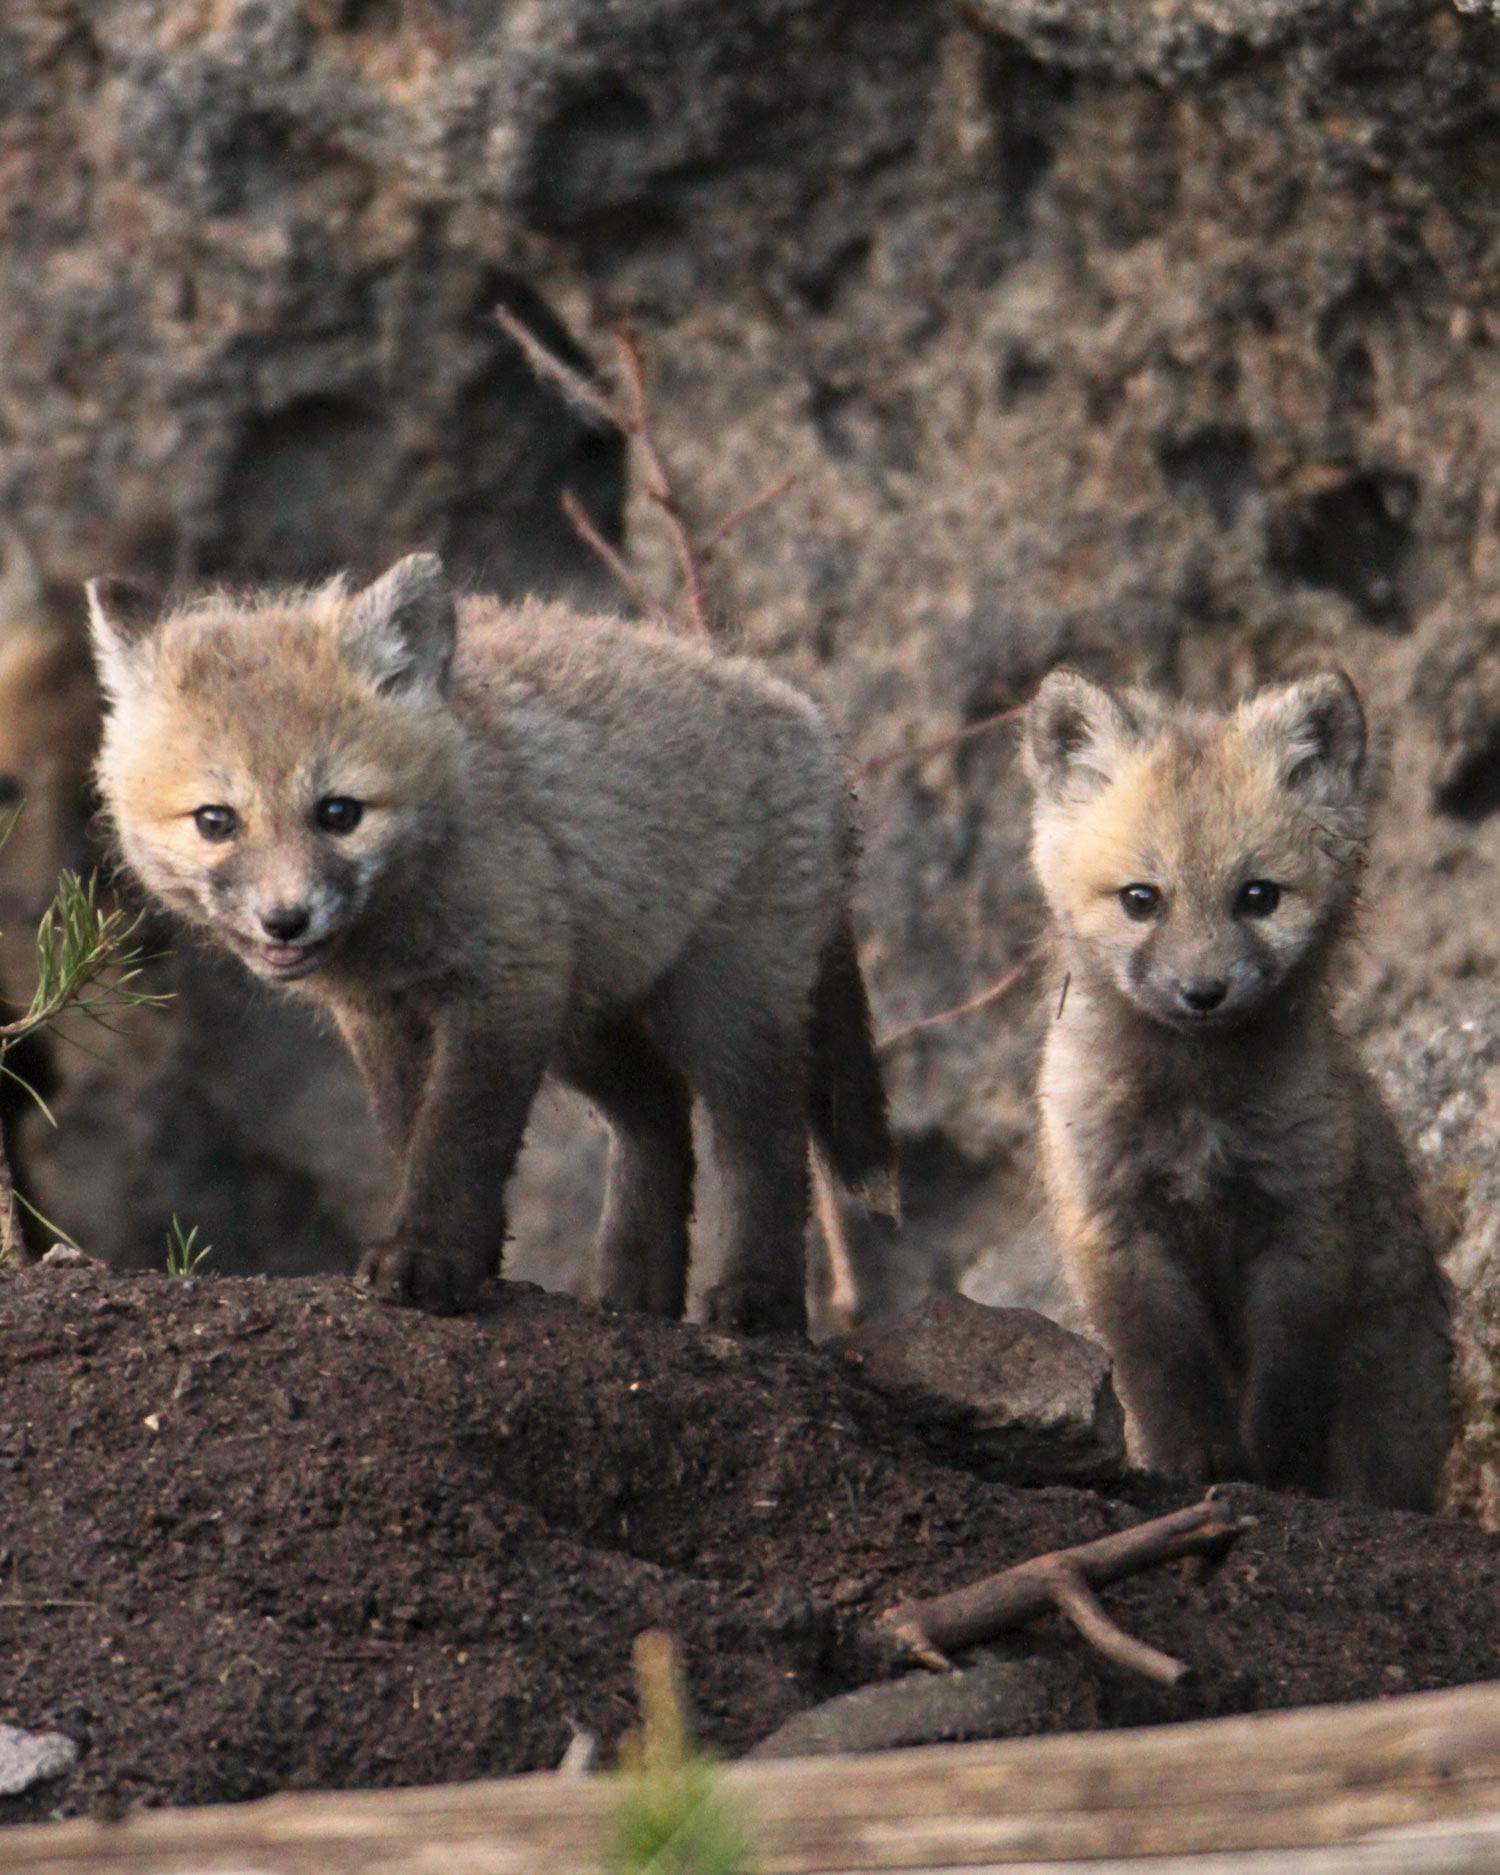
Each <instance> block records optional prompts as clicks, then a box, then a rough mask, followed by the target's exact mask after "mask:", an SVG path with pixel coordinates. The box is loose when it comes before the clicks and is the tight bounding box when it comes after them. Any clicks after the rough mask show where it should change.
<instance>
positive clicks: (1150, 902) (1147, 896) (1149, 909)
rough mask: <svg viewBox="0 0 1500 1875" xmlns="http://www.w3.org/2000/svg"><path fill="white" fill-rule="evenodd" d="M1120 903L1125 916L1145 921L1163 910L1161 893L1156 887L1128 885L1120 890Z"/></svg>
mask: <svg viewBox="0 0 1500 1875" xmlns="http://www.w3.org/2000/svg"><path fill="white" fill-rule="evenodd" d="M1120 903H1121V904H1122V905H1123V906H1124V907H1125V916H1126V917H1127V918H1135V919H1139V920H1142V921H1144V920H1145V919H1147V918H1154V917H1155V916H1156V914H1157V913H1158V912H1159V911H1160V910H1161V892H1160V890H1159V889H1158V888H1157V887H1156V886H1154V885H1127V886H1122V887H1121V889H1120Z"/></svg>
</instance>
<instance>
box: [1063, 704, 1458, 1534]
mask: <svg viewBox="0 0 1500 1875" xmlns="http://www.w3.org/2000/svg"><path fill="white" fill-rule="evenodd" d="M1026 762H1027V766H1028V769H1029V771H1030V775H1031V778H1032V781H1033V784H1034V787H1035V791H1036V811H1035V824H1034V842H1033V858H1034V863H1035V867H1036V871H1037V875H1038V877H1039V879H1040V881H1041V885H1042V890H1043V892H1044V894H1045V896H1046V900H1047V903H1048V906H1049V908H1050V910H1051V912H1052V915H1053V918H1054V920H1055V922H1056V925H1057V929H1058V933H1059V936H1060V941H1061V962H1062V965H1063V968H1064V970H1065V971H1066V973H1067V975H1066V987H1065V989H1064V992H1063V997H1062V1003H1061V1009H1060V1011H1059V1013H1058V1014H1057V1017H1056V1019H1055V1020H1054V1021H1053V1022H1052V1023H1051V1024H1050V1027H1049V1033H1048V1037H1047V1043H1046V1051H1045V1057H1044V1062H1043V1067H1042V1075H1041V1085H1040V1095H1041V1108H1042V1128H1043V1155H1044V1163H1045V1176H1046V1183H1047V1189H1048V1198H1049V1203H1050V1208H1051V1212H1052V1217H1053V1222H1054V1226H1055V1230H1056V1236H1057V1241H1058V1246H1059V1250H1060V1253H1061V1256H1062V1258H1063V1261H1064V1265H1065V1269H1066V1272H1067V1275H1068V1277H1069V1280H1070V1282H1071V1284H1072V1286H1073V1288H1074V1290H1075V1292H1076V1293H1077V1294H1078V1296H1079V1299H1080V1301H1081V1302H1082V1304H1083V1306H1084V1307H1085V1309H1086V1310H1087V1312H1088V1314H1089V1315H1090V1317H1091V1318H1092V1321H1093V1324H1094V1327H1095V1329H1096V1331H1097V1332H1098V1333H1099V1335H1100V1336H1101V1337H1102V1339H1103V1340H1104V1341H1105V1343H1106V1344H1107V1346H1108V1347H1109V1349H1110V1352H1111V1353H1112V1355H1113V1356H1114V1360H1115V1369H1116V1377H1117V1379H1118V1381H1119V1384H1120V1391H1121V1394H1122V1396H1123V1398H1124V1401H1125V1404H1126V1407H1127V1409H1128V1410H1129V1413H1130V1415H1131V1418H1132V1420H1133V1422H1134V1426H1135V1430H1136V1436H1137V1439H1138V1443H1139V1448H1140V1451H1141V1455H1142V1457H1143V1458H1144V1459H1145V1461H1146V1462H1147V1463H1148V1464H1150V1465H1152V1466H1153V1467H1155V1468H1157V1469H1159V1470H1162V1471H1166V1472H1169V1473H1172V1474H1175V1475H1177V1476H1180V1477H1186V1478H1192V1479H1210V1478H1217V1477H1225V1476H1246V1475H1248V1476H1251V1477H1253V1478H1255V1479H1257V1480H1259V1481H1260V1482H1262V1483H1266V1484H1273V1485H1294V1486H1300V1487H1302V1488H1303V1489H1306V1490H1308V1491H1313V1492H1318V1493H1323V1494H1333V1495H1337V1496H1341V1497H1349V1498H1354V1499H1358V1500H1361V1501H1364V1502H1367V1503H1373V1504H1385V1505H1396V1506H1406V1507H1410V1508H1414V1509H1430V1508H1431V1507H1432V1504H1433V1501H1434V1498H1435V1495H1436V1491H1437V1486H1438V1478H1439V1473H1440V1471H1441V1468H1442V1464H1443V1460H1444V1456H1445V1454H1446V1452H1447V1448H1448V1444H1449V1439H1450V1436H1451V1430H1452V1417H1451V1406H1450V1398H1449V1378H1448V1366H1449V1339H1448V1312H1447V1300H1446V1292H1445V1289H1444V1286H1443V1282H1442V1278H1441V1276H1440V1274H1439V1272H1438V1268H1437V1265H1436V1262H1435V1259H1434V1253H1433V1246H1432V1242H1431V1239H1430V1237H1429V1234H1428V1230H1427V1227H1426V1224H1425V1222H1424V1217H1423V1213H1422V1209H1421V1206H1420V1204H1419V1201H1418V1196H1417V1192H1416V1187H1415V1183H1414V1179H1413V1175H1412V1171H1411V1168H1410V1166H1409V1165H1408V1162H1407V1159H1406V1156H1405V1154H1404V1152H1403V1149H1402V1146H1401V1143H1400V1140H1399V1139H1398V1137H1397V1135H1396V1131H1395V1128H1394V1126H1393V1124H1392V1122H1391V1119H1390V1117H1389V1115H1388V1114H1387V1113H1386V1111H1385V1109H1384V1107H1383V1106H1382V1104H1381V1102H1380V1099H1379V1096H1378V1095H1377V1093H1376V1092H1375V1089H1374V1087H1373V1085H1372V1083H1371V1081H1370V1079H1369V1077H1368V1076H1367V1074H1366V1072H1365V1070H1364V1069H1363V1067H1362V1066H1361V1065H1360V1063H1359V1061H1358V1060H1357V1058H1356V1056H1355V1054H1354V1051H1353V1049H1352V1048H1351V1046H1350V1045H1349V1043H1348V1042H1347V1041H1346V1040H1345V1039H1344V1037H1343V1036H1342V1035H1341V1034H1340V1033H1339V1031H1338V1029H1337V1028H1336V1027H1335V1026H1334V1023H1333V1020H1332V1017H1331V1014H1330V1010H1329V991H1328V984H1327V978H1328V972H1329V965H1330V961H1331V959H1332V956H1333V954H1334V952H1335V949H1336V947H1337V944H1338V941H1339V939H1340V936H1341V935H1342V933H1343V931H1344V929H1345V927H1346V925H1347V923H1348V920H1349V916H1350V912H1351V908H1352V904H1353V900H1354V897H1355V891H1356V884H1357V880H1358V875H1359V870H1360V866H1361V862H1362V857H1363V851H1364V844H1365V839H1366V830H1367V820H1368V813H1369V779H1368V762H1367V756H1366V736H1365V720H1364V713H1363V710H1362V709H1361V706H1360V702H1359V698H1358V696H1357V695H1356V693H1355V690H1354V687H1353V685H1352V684H1351V683H1350V682H1349V680H1348V678H1347V677H1345V676H1343V675H1342V673H1328V674H1326V675H1321V676H1316V677H1311V678H1308V679H1306V680H1304V681H1302V682H1299V683H1293V684H1289V685H1286V686H1284V687H1282V688H1278V689H1273V690H1269V691H1266V692H1263V693H1261V694H1260V695H1257V696H1254V697H1252V698H1251V699H1249V701H1247V702H1245V703H1242V704H1241V705H1240V706H1239V708H1238V709H1236V710H1235V711H1233V712H1232V713H1230V714H1228V715H1218V714H1212V713H1208V712H1204V711H1200V710H1195V709H1190V708H1188V707H1186V706H1173V705H1170V704H1168V703H1166V702H1165V701H1163V700H1162V699H1160V698H1158V697H1155V696H1150V695H1146V694H1143V693H1140V692H1135V691H1131V692H1128V693H1125V694H1121V695H1116V694H1114V693H1112V692H1111V691H1109V690H1106V689H1104V688H1103V687H1101V686H1100V685H1098V684H1095V683H1091V682H1089V681H1088V680H1087V679H1085V678H1083V677H1081V676H1079V675H1077V674H1076V673H1074V672H1071V671H1056V672H1054V673H1053V674H1052V675H1051V676H1050V677H1048V678H1047V679H1046V681H1045V682H1044V683H1043V684H1042V686H1041V688H1040V690H1039V691H1038V693H1037V695H1036V697H1035V699H1034V701H1033V702H1032V703H1031V705H1030V707H1029V709H1028V711H1027V717H1026Z"/></svg>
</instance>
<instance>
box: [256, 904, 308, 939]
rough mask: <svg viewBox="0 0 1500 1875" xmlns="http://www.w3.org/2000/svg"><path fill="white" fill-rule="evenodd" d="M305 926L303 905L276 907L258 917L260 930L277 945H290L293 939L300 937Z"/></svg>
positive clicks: (305, 916) (305, 917)
mask: <svg viewBox="0 0 1500 1875" xmlns="http://www.w3.org/2000/svg"><path fill="white" fill-rule="evenodd" d="M307 926H308V915H307V907H306V906H305V905H278V906H277V907H276V908H275V910H274V911H263V912H262V913H261V915H260V928H261V930H262V931H264V932H265V934H266V936H267V937H268V938H274V939H275V940H276V942H277V943H278V944H290V943H291V942H292V940H293V939H294V938H299V937H301V935H302V933H303V932H304V931H305V930H306V929H307Z"/></svg>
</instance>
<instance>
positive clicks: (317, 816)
mask: <svg viewBox="0 0 1500 1875" xmlns="http://www.w3.org/2000/svg"><path fill="white" fill-rule="evenodd" d="M364 815H365V804H364V802H363V801H355V800H351V799H350V797H349V796H348V795H347V794H325V795H324V796H323V798H322V800H321V801H319V803H318V805H317V806H316V807H315V808H314V809H313V820H314V821H315V822H316V823H317V825H318V826H320V827H321V828H322V829H323V831H324V833H353V831H354V829H355V828H356V827H357V826H358V825H359V823H360V822H361V821H362V820H363V819H364Z"/></svg>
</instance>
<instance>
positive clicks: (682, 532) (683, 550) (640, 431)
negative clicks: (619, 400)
mask: <svg viewBox="0 0 1500 1875" xmlns="http://www.w3.org/2000/svg"><path fill="white" fill-rule="evenodd" d="M615 346H616V349H617V350H618V351H619V354H620V364H621V366H622V368H623V369H624V372H625V384H626V388H627V390H628V392H629V395H630V405H629V409H628V412H627V415H626V422H625V431H626V434H627V435H628V436H629V437H630V440H631V441H632V442H633V443H634V444H635V446H636V449H637V450H638V452H639V454H640V458H641V462H642V464H643V466H644V468H645V489H646V493H647V495H648V496H649V497H650V498H651V500H652V501H654V502H655V503H656V505H657V507H658V508H660V509H661V511H662V516H663V518H664V519H665V521H666V523H667V530H668V532H669V533H670V534H671V536H672V546H673V549H674V551H675V552H676V554H677V570H678V573H679V574H680V576H681V578H682V603H683V607H684V610H685V613H686V623H687V624H688V626H689V628H690V629H691V630H693V631H695V632H697V633H698V634H699V635H700V637H704V638H707V637H710V636H711V635H712V632H713V625H712V621H711V619H710V617H709V608H708V587H707V584H706V582H705V580H704V577H703V573H704V555H703V553H702V550H701V549H700V548H699V546H698V543H697V541H696V540H695V539H694V538H693V531H692V529H691V528H690V527H689V526H688V523H687V517H686V515H684V513H683V512H682V507H681V504H680V503H679V502H678V499H677V492H676V490H675V489H674V487H673V485H672V475H671V471H670V470H669V469H668V467H667V463H666V458H665V457H664V456H663V455H662V453H661V448H660V445H659V444H658V443H657V440H656V429H655V426H654V424H653V423H652V420H651V395H650V392H649V391H648V389H647V387H646V361H645V359H644V357H643V356H642V353H641V342H640V340H639V338H637V336H636V334H635V332H634V331H633V330H632V329H631V328H630V327H629V326H620V327H618V328H617V329H616V331H615Z"/></svg>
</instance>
